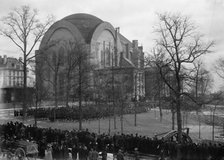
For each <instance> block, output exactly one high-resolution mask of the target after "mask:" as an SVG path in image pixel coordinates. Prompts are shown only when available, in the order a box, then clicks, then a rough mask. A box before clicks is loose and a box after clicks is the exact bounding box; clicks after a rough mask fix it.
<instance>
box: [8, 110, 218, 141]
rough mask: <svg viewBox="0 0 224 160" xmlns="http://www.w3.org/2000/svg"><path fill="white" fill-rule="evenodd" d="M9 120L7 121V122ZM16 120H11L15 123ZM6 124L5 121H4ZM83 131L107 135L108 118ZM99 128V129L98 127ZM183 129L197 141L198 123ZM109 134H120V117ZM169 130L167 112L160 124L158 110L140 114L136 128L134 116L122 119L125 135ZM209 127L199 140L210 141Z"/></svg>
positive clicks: (60, 124) (66, 124)
mask: <svg viewBox="0 0 224 160" xmlns="http://www.w3.org/2000/svg"><path fill="white" fill-rule="evenodd" d="M189 117H190V116H189ZM9 120H11V119H8V120H7V121H9ZM16 120H18V119H13V121H16ZM4 122H6V121H4ZM24 123H25V124H34V120H33V118H28V119H27V120H26V121H24ZM78 126H79V123H78V122H77V121H72V122H71V121H56V122H50V121H49V120H38V127H51V128H59V129H66V130H72V129H78ZM82 126H83V129H88V130H89V131H91V132H96V133H101V134H102V133H108V130H109V118H105V119H100V125H99V120H97V119H96V120H90V121H84V122H83V123H82ZM99 126H100V127H99ZM185 127H189V128H190V136H191V137H192V139H194V140H195V139H198V128H199V127H198V122H197V121H196V120H195V119H193V118H188V120H187V124H185ZM110 128H111V134H113V133H118V132H119V133H121V121H120V117H119V116H117V117H116V129H114V119H113V117H111V127H110ZM169 130H171V113H170V112H169V111H163V120H162V122H160V118H159V112H158V110H149V111H148V112H146V113H141V114H138V115H137V126H134V115H131V114H129V115H125V116H124V118H123V133H125V134H129V133H132V134H136V133H138V134H139V135H142V136H149V137H153V136H154V135H155V134H157V133H163V132H166V131H169ZM211 132H212V129H211V126H209V125H206V124H203V123H202V124H201V138H203V139H211V135H212V134H211ZM215 133H218V128H216V130H215Z"/></svg>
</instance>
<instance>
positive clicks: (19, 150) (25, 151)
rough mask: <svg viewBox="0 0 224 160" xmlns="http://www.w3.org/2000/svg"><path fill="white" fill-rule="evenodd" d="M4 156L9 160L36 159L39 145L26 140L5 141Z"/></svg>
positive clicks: (3, 142) (3, 143) (2, 147)
mask: <svg viewBox="0 0 224 160" xmlns="http://www.w3.org/2000/svg"><path fill="white" fill-rule="evenodd" d="M1 150H2V153H3V154H2V156H3V157H4V158H6V159H7V160H25V159H28V160H29V159H36V157H37V155H38V145H37V144H36V143H34V142H29V141H26V140H18V141H16V140H4V141H2V142H1Z"/></svg>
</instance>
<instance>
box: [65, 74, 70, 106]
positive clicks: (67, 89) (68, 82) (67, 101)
mask: <svg viewBox="0 0 224 160" xmlns="http://www.w3.org/2000/svg"><path fill="white" fill-rule="evenodd" d="M69 91H70V78H69V74H68V75H67V87H66V102H65V104H66V107H68V106H69V105H68V103H69V93H70V92H69Z"/></svg>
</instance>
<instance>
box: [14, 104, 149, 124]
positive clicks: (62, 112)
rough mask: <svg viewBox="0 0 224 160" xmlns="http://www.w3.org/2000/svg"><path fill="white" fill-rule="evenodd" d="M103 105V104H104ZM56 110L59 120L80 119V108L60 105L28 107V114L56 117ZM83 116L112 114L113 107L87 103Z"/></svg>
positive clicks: (128, 110)
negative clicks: (56, 106)
mask: <svg viewBox="0 0 224 160" xmlns="http://www.w3.org/2000/svg"><path fill="white" fill-rule="evenodd" d="M102 105H103V104H102ZM146 111H147V108H145V107H138V108H137V111H136V112H137V113H142V112H146ZM54 112H55V115H56V117H55V118H56V119H57V120H70V121H71V120H78V119H79V108H78V107H77V106H76V107H75V106H74V107H69V106H68V107H58V108H37V109H32V108H30V109H28V110H27V116H36V118H48V119H52V118H53V117H54ZM133 112H134V110H133V109H132V108H130V107H129V106H126V107H125V108H124V109H123V114H131V113H133ZM82 113H83V114H82V118H83V119H84V120H88V119H95V118H104V117H108V116H111V115H112V114H113V108H112V107H111V106H110V108H109V106H108V107H105V106H101V105H100V104H98V108H96V107H95V105H87V106H84V107H83V108H82ZM115 113H116V114H120V113H121V108H119V107H116V108H115ZM14 116H15V117H18V116H23V110H15V111H14Z"/></svg>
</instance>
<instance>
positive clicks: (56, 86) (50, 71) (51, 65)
mask: <svg viewBox="0 0 224 160" xmlns="http://www.w3.org/2000/svg"><path fill="white" fill-rule="evenodd" d="M52 43H55V44H57V45H56V47H55V48H52V47H50V48H47V49H46V50H44V51H41V52H42V53H41V54H39V55H38V56H37V57H36V58H37V60H38V61H39V62H40V63H39V64H37V68H38V69H41V72H42V75H41V77H38V80H40V78H41V79H42V81H43V84H44V86H45V87H46V86H48V87H49V90H48V92H49V94H50V95H53V97H54V102H55V108H54V111H53V116H52V117H51V118H53V120H55V118H56V113H55V109H56V108H58V100H59V98H58V95H59V91H60V90H61V87H60V85H63V84H64V83H59V78H61V77H63V75H64V72H63V67H64V52H63V49H62V47H61V45H60V43H58V42H52ZM37 76H38V75H37ZM50 97H52V96H50Z"/></svg>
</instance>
